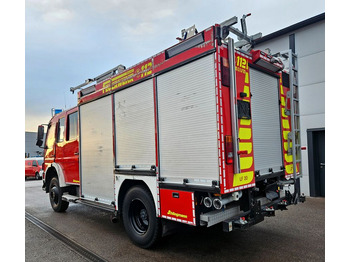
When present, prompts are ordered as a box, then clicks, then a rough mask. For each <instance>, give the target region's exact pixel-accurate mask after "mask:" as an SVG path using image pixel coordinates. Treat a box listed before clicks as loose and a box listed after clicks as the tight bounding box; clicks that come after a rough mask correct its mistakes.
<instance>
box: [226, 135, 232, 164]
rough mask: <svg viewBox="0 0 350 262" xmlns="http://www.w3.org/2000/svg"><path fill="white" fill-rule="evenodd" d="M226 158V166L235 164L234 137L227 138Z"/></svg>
mask: <svg viewBox="0 0 350 262" xmlns="http://www.w3.org/2000/svg"><path fill="white" fill-rule="evenodd" d="M225 153H226V154H225V157H226V164H232V163H233V143H232V136H225Z"/></svg>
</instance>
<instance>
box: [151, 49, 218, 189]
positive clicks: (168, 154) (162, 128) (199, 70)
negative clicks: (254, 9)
mask: <svg viewBox="0 0 350 262" xmlns="http://www.w3.org/2000/svg"><path fill="white" fill-rule="evenodd" d="M157 90H158V114H159V115H158V117H159V154H160V175H161V177H162V178H164V179H165V181H166V182H172V183H173V182H174V183H183V179H188V181H189V182H190V183H194V184H201V185H208V186H211V185H212V180H218V179H219V164H218V144H217V143H218V142H217V124H216V123H217V119H216V95H215V74H214V57H213V55H208V56H206V57H204V58H201V59H198V60H196V61H194V62H192V63H189V64H186V65H184V66H182V67H180V68H177V69H174V70H172V71H170V72H167V73H165V74H163V75H160V76H159V77H157Z"/></svg>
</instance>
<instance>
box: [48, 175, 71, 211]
mask: <svg viewBox="0 0 350 262" xmlns="http://www.w3.org/2000/svg"><path fill="white" fill-rule="evenodd" d="M62 193H63V192H62V188H61V187H60V184H59V182H58V178H57V177H53V178H52V179H51V181H50V187H49V198H50V203H51V207H52V209H53V210H54V211H56V212H64V211H66V210H67V208H68V206H69V202H67V201H64V200H62Z"/></svg>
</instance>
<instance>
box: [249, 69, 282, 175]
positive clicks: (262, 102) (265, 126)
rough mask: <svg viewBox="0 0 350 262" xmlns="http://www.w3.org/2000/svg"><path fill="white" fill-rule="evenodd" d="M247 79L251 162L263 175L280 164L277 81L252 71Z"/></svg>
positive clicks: (278, 167)
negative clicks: (250, 126) (250, 95)
mask: <svg viewBox="0 0 350 262" xmlns="http://www.w3.org/2000/svg"><path fill="white" fill-rule="evenodd" d="M250 80H251V83H250V85H251V93H252V100H251V108H252V125H253V144H254V163H255V170H258V171H260V174H261V175H263V174H267V173H270V172H269V169H270V168H272V169H273V171H274V172H276V171H279V170H281V166H282V165H283V162H282V144H281V125H280V119H281V118H280V105H279V95H278V79H277V78H276V77H273V76H270V75H268V74H266V73H263V72H261V71H258V70H255V69H252V68H251V69H250Z"/></svg>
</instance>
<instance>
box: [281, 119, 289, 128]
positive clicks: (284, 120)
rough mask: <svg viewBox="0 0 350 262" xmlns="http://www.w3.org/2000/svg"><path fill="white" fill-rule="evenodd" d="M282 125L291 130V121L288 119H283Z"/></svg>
mask: <svg viewBox="0 0 350 262" xmlns="http://www.w3.org/2000/svg"><path fill="white" fill-rule="evenodd" d="M282 125H283V128H284V129H289V128H290V127H289V121H288V119H282Z"/></svg>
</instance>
